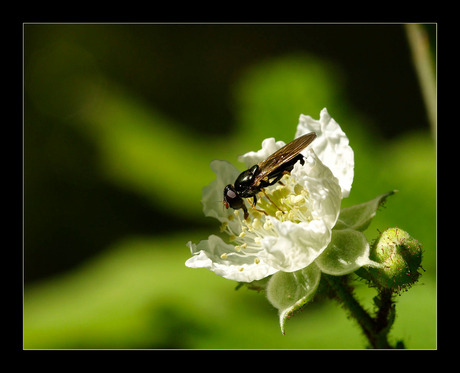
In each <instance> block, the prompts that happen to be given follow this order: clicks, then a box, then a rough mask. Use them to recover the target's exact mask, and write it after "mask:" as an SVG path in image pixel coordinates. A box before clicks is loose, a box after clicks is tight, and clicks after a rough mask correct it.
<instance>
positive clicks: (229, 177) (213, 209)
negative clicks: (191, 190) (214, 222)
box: [201, 160, 240, 223]
mask: <svg viewBox="0 0 460 373" xmlns="http://www.w3.org/2000/svg"><path fill="white" fill-rule="evenodd" d="M211 169H212V170H213V171H214V173H215V174H216V176H217V177H216V179H215V180H213V181H212V182H211V183H210V184H209V185H208V186H205V187H204V188H203V193H202V198H201V203H202V204H203V212H204V214H205V215H206V216H210V217H212V218H216V219H218V220H219V221H220V222H221V223H223V222H226V221H227V220H228V219H227V216H228V212H227V210H226V209H225V208H224V206H223V204H222V200H223V192H224V188H225V186H226V185H227V184H233V182H234V181H235V179H236V178H237V177H238V175H239V174H240V171H238V169H237V168H236V167H235V166H233V165H232V164H231V163H229V162H227V161H220V160H214V161H212V162H211Z"/></svg>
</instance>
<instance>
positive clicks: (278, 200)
mask: <svg viewBox="0 0 460 373" xmlns="http://www.w3.org/2000/svg"><path fill="white" fill-rule="evenodd" d="M280 181H281V183H277V184H275V185H273V186H270V187H269V188H266V189H265V194H266V196H265V195H264V193H262V192H261V193H259V199H258V203H257V208H258V209H261V210H263V211H265V213H266V214H268V215H271V216H274V217H276V218H277V219H278V220H280V221H292V222H293V223H300V222H302V221H303V222H305V221H311V220H312V216H311V213H310V209H309V208H308V207H309V203H308V198H309V193H308V191H307V190H306V189H305V188H304V187H303V186H302V185H300V184H297V183H296V182H295V181H294V178H293V177H291V176H290V175H284V176H283V178H282V179H281V180H280ZM249 210H253V212H252V214H254V209H249ZM255 212H257V213H259V212H258V211H255ZM250 213H251V211H250Z"/></svg>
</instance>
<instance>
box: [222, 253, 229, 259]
mask: <svg viewBox="0 0 460 373" xmlns="http://www.w3.org/2000/svg"><path fill="white" fill-rule="evenodd" d="M220 258H221V259H227V258H228V255H227V253H223V254H222V255H221V256H220Z"/></svg>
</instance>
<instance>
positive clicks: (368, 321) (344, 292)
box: [323, 274, 394, 349]
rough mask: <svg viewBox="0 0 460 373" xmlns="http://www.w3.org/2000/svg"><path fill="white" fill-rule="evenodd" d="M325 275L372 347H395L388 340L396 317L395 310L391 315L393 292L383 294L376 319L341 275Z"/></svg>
mask: <svg viewBox="0 0 460 373" xmlns="http://www.w3.org/2000/svg"><path fill="white" fill-rule="evenodd" d="M323 276H324V278H325V279H326V281H327V282H328V284H329V285H330V287H331V288H332V290H333V291H334V293H335V295H336V297H337V300H338V301H339V302H340V303H341V304H343V306H344V307H345V308H346V309H347V310H348V312H349V313H350V315H351V316H352V317H353V318H354V319H355V320H356V321H357V322H358V324H359V325H360V326H361V328H362V330H363V332H364V334H365V335H366V337H367V339H368V340H369V343H370V344H371V346H372V348H376V349H384V348H386V349H388V348H393V347H392V346H390V344H389V343H388V340H387V336H388V332H389V329H390V327H391V324H392V320H393V319H394V312H393V313H392V317H389V315H390V311H394V305H393V301H392V298H391V292H390V293H387V292H384V294H381V307H379V312H378V313H377V316H376V318H375V319H374V318H372V317H371V316H370V315H369V313H368V312H367V311H366V310H365V309H364V308H363V307H362V306H361V304H359V302H358V301H357V300H356V299H355V297H354V296H353V291H352V289H350V288H349V287H348V286H347V285H346V284H344V282H343V281H342V279H341V277H337V276H330V275H325V274H324V275H323Z"/></svg>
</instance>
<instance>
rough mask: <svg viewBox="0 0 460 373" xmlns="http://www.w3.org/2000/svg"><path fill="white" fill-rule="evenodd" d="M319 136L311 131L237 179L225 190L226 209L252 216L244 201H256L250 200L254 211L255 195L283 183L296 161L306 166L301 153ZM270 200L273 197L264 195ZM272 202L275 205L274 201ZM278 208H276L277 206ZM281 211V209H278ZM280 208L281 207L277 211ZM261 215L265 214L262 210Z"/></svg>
mask: <svg viewBox="0 0 460 373" xmlns="http://www.w3.org/2000/svg"><path fill="white" fill-rule="evenodd" d="M315 138H316V133H314V132H310V133H308V134H306V135H303V136H300V137H298V138H296V139H294V140H293V141H291V142H290V143H289V144H287V145H285V146H283V147H282V148H281V149H279V150H277V151H276V152H274V153H273V154H272V155H270V156H269V157H268V158H267V159H265V160H264V161H261V162H259V163H257V164H255V165H254V166H252V167H251V168H249V169H247V170H246V171H243V172H242V173H241V174H240V175H239V176H238V177H237V178H236V180H235V183H234V184H233V185H231V184H228V185H227V186H226V187H225V188H224V200H223V203H224V205H225V207H226V208H229V207H231V208H232V209H235V210H237V209H243V211H244V218H245V219H247V217H248V216H249V213H248V210H247V208H246V205H245V204H244V200H243V198H251V197H252V198H253V201H254V202H253V203H251V201H250V200H249V199H248V201H249V203H250V204H251V205H252V207H253V208H255V206H256V204H257V197H256V195H257V194H258V193H259V192H263V193H264V194H265V191H264V188H266V187H268V186H270V185H273V184H275V183H277V182H278V181H280V179H281V178H282V177H283V175H285V174H289V173H290V172H291V171H292V169H293V168H294V165H295V164H296V163H297V161H300V163H301V164H302V165H303V164H304V162H305V161H304V158H303V155H302V154H300V152H301V151H302V150H304V149H305V148H306V147H307V146H308V145H309V144H310V143H311V142H312V141H313V140H314V139H315ZM265 196H266V197H267V199H268V200H269V201H270V202H272V201H271V200H270V198H269V197H268V196H267V194H265ZM272 203H273V202H272ZM275 206H276V205H275ZM277 208H278V207H277ZM278 209H279V208H278ZM261 212H264V211H262V210H261Z"/></svg>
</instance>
